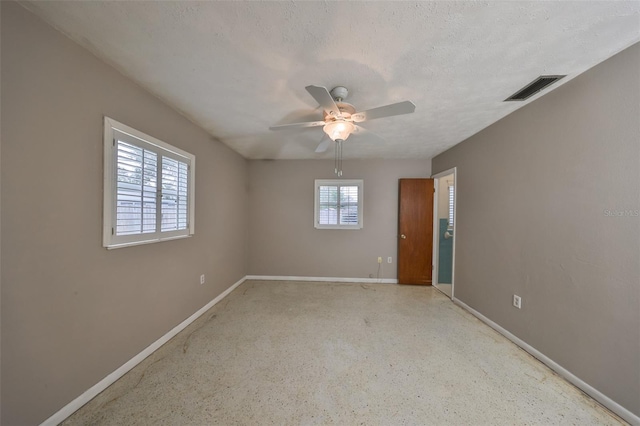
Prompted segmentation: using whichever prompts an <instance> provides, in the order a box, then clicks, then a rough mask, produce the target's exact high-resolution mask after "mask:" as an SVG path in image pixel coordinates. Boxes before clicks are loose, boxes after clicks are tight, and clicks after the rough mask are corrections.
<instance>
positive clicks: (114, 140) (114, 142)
mask: <svg viewBox="0 0 640 426" xmlns="http://www.w3.org/2000/svg"><path fill="white" fill-rule="evenodd" d="M113 146H116V139H115V138H113Z"/></svg>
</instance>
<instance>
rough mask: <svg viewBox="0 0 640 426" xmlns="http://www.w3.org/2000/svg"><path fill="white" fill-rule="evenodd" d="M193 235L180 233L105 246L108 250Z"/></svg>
mask: <svg viewBox="0 0 640 426" xmlns="http://www.w3.org/2000/svg"><path fill="white" fill-rule="evenodd" d="M191 237H193V235H178V236H176V237H168V238H161V239H154V240H146V241H134V242H130V243H123V244H113V245H110V246H107V247H105V248H106V249H107V250H114V249H119V248H124V247H131V246H141V245H145V244H154V243H161V242H163V241H173V240H181V239H183V238H191Z"/></svg>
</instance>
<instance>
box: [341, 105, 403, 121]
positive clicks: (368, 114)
mask: <svg viewBox="0 0 640 426" xmlns="http://www.w3.org/2000/svg"><path fill="white" fill-rule="evenodd" d="M415 110H416V106H415V105H414V103H413V102H411V101H404V102H398V103H395V104H390V105H385V106H381V107H378V108H372V109H368V110H366V111H361V112H357V113H355V114H353V115H352V116H351V118H352V119H353V121H355V122H356V123H360V122H363V121H365V120H373V119H376V118H382V117H391V116H393V115H401V114H410V113H412V112H414V111H415Z"/></svg>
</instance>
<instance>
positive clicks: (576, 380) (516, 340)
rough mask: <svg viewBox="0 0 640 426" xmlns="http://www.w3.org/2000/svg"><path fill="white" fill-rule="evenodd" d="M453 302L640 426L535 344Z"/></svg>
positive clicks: (608, 399) (597, 399)
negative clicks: (532, 344)
mask: <svg viewBox="0 0 640 426" xmlns="http://www.w3.org/2000/svg"><path fill="white" fill-rule="evenodd" d="M453 303H455V304H456V305H458V306H460V307H462V308H463V309H466V310H467V311H469V312H470V313H471V314H472V315H473V316H475V317H476V318H478V319H479V320H480V321H482V322H484V323H485V324H487V325H488V326H489V327H491V328H493V329H494V330H495V331H497V332H498V333H500V334H502V335H503V336H504V337H506V338H507V339H509V340H511V341H512V342H513V343H515V344H516V345H518V346H520V347H521V348H522V349H524V350H525V351H527V352H529V353H530V354H531V355H532V356H533V357H534V358H536V359H538V360H539V361H541V362H542V363H543V364H545V365H546V366H547V367H549V368H550V369H552V370H553V371H555V372H556V373H558V374H559V375H560V376H562V377H564V378H565V379H566V380H567V381H569V382H570V383H572V384H573V385H574V386H576V387H578V388H579V389H581V390H582V391H583V392H584V393H586V394H587V395H589V396H591V397H592V398H593V399H595V400H596V401H598V402H599V403H600V404H602V405H604V406H605V407H607V408H608V409H609V410H611V411H613V412H614V413H615V414H616V415H618V416H620V417H622V418H623V419H624V420H626V421H627V422H629V423H630V424H632V425H634V426H640V417H638V416H636V415H635V414H634V413H632V412H631V411H629V410H627V409H626V408H624V407H623V406H622V405H620V404H618V403H617V402H615V401H614V400H613V399H611V398H609V397H608V396H606V395H605V394H603V393H602V392H600V391H599V390H597V389H596V388H594V387H593V386H591V385H589V384H588V383H586V382H585V381H584V380H582V379H580V378H578V377H577V376H576V375H575V374H573V373H571V372H570V371H569V370H567V369H566V368H564V367H562V366H561V365H560V364H558V363H557V362H555V361H553V360H552V359H551V358H549V357H548V356H546V355H544V354H543V353H542V352H540V351H538V350H537V349H535V348H534V347H533V346H531V345H529V344H528V343H526V342H525V341H523V340H522V339H520V338H518V337H516V336H515V335H513V334H511V333H510V332H509V331H507V330H506V329H504V328H502V327H501V326H499V325H498V324H496V323H495V322H493V321H491V320H490V319H489V318H487V317H485V316H484V315H482V314H481V313H480V312H478V311H476V310H475V309H473V308H472V307H470V306H469V305H467V304H466V303H464V302H462V301H461V300H460V299H456V298H455V297H454V298H453Z"/></svg>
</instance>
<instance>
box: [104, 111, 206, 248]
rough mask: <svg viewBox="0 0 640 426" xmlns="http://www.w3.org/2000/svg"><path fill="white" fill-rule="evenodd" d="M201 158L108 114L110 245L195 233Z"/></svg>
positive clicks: (106, 195)
mask: <svg viewBox="0 0 640 426" xmlns="http://www.w3.org/2000/svg"><path fill="white" fill-rule="evenodd" d="M194 181H195V157H194V156H193V155H191V154H189V153H187V152H185V151H182V150H181V149H178V148H176V147H173V146H171V145H169V144H167V143H165V142H162V141H160V140H158V139H155V138H154V137H152V136H149V135H145V134H144V133H142V132H139V131H137V130H135V129H132V128H131V127H128V126H126V125H124V124H122V123H118V122H117V121H115V120H113V119H111V118H109V117H105V118H104V226H103V242H102V245H103V246H104V247H107V248H109V249H112V248H119V247H126V246H131V245H137V244H147V243H153V242H158V241H163V240H168V239H174V238H184V237H188V236H190V235H193V232H194Z"/></svg>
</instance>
